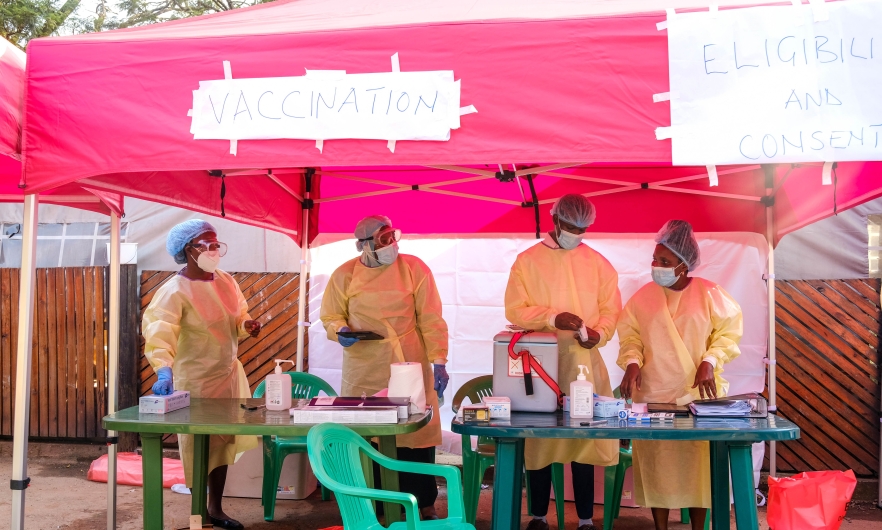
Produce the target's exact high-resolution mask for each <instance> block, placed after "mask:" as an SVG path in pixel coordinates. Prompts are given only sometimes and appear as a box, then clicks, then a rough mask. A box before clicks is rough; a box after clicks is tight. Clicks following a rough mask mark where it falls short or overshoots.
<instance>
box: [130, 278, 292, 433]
mask: <svg viewBox="0 0 882 530" xmlns="http://www.w3.org/2000/svg"><path fill="white" fill-rule="evenodd" d="M174 274H176V273H172V272H165V271H144V272H142V273H141V289H140V292H141V303H140V305H141V311H143V310H144V309H145V308H146V307H147V305H148V304H149V303H150V301H151V300H153V295H154V294H156V291H157V290H158V289H159V287H161V286H162V285H163V284H164V283H165V282H166V281H167V280H168V279H169V278H171V277H172V276H173V275H174ZM231 274H232V275H233V277H234V278H235V279H236V281H237V282H239V287H240V288H241V289H242V294H244V295H245V300H247V301H248V312H249V314H250V315H251V317H252V318H254V319H255V320H258V321H259V322H260V323H261V324H262V328H261V332H260V337H259V338H258V339H257V340H255V339H251V338H249V339H245V340H244V341H242V343H241V344H240V345H239V361H240V362H241V363H242V366H243V367H244V368H245V374H246V375H247V376H248V382H249V383H250V385H251V391H252V392H253V391H254V389H255V388H257V385H259V384H260V382H261V381H263V380H264V378H266V376H267V375H269V374H270V373H272V371H273V369H274V368H275V363H274V362H273V361H274V360H275V359H289V360H292V361H295V362H296V360H297V323H298V321H299V320H300V318H299V315H298V297H299V295H300V275H299V274H295V273H231ZM308 313H309V307H308V305H307V314H308ZM139 329H140V328H139ZM305 342H306V341H305ZM307 344H308V342H306V344H304V360H303V369H304V370H306V368H307V366H308V358H307V355H306V345H307ZM143 350H144V348H143V340H142V341H141V348H140V351H141V353H140V356H139V359H140V360H139V363H140V364H139V367H140V394H141V395H145V394H149V393H151V392H152V390H151V387H152V386H153V383H154V382H156V374H155V373H154V372H153V369H152V368H151V367H150V365H149V364H148V363H147V359H146V357H144V355H143ZM285 370H293V368H292V367H291V366H290V365H288V366H286V367H285ZM174 439H175V438H174V435H171V436H168V437H166V442H169V443H171V442H173V441H174Z"/></svg>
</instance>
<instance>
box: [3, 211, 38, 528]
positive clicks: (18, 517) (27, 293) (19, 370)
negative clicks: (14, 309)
mask: <svg viewBox="0 0 882 530" xmlns="http://www.w3.org/2000/svg"><path fill="white" fill-rule="evenodd" d="M39 202H40V201H39V197H38V196H37V195H25V199H24V219H23V220H22V240H21V282H20V287H19V297H18V344H16V368H15V420H14V430H13V437H12V482H11V484H10V486H11V487H12V525H11V526H10V528H11V529H13V530H24V515H25V488H26V487H27V483H28V482H30V479H29V478H28V477H27V475H28V431H29V419H30V416H31V414H30V409H31V354H32V345H33V331H34V285H35V278H34V277H35V276H36V273H37V269H36V265H37V208H38V205H39Z"/></svg>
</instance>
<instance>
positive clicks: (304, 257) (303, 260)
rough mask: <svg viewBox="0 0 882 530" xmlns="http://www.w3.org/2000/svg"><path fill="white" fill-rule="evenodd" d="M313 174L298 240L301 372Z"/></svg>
mask: <svg viewBox="0 0 882 530" xmlns="http://www.w3.org/2000/svg"><path fill="white" fill-rule="evenodd" d="M313 175H314V172H310V171H309V170H308V171H307V174H306V186H305V189H304V194H303V197H304V201H303V224H302V225H301V228H302V229H301V236H302V237H301V239H300V296H299V297H298V299H297V319H298V322H297V367H296V369H297V371H298V372H302V371H303V343H304V340H305V339H306V327H307V326H309V315H307V314H305V313H306V298H307V297H308V296H309V293H308V292H306V290H307V285H306V275H307V274H309V211H310V210H311V209H312V204H313V203H312V199H311V195H312V193H311V191H312V190H311V188H312V178H313Z"/></svg>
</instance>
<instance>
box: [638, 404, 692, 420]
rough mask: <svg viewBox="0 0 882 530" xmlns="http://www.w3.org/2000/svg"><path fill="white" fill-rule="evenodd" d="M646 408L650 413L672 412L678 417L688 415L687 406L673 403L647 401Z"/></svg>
mask: <svg viewBox="0 0 882 530" xmlns="http://www.w3.org/2000/svg"><path fill="white" fill-rule="evenodd" d="M646 410H647V412H648V413H650V414H653V413H655V412H660V413H664V414H673V415H675V416H677V417H678V418H685V417H688V416H689V407H688V406H686V405H675V404H673V403H647V404H646Z"/></svg>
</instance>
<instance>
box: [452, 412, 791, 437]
mask: <svg viewBox="0 0 882 530" xmlns="http://www.w3.org/2000/svg"><path fill="white" fill-rule="evenodd" d="M591 421H604V423H603V424H601V425H597V426H591V427H583V426H581V425H580V423H583V422H591ZM451 430H452V431H453V432H455V433H459V434H470V435H473V436H478V435H480V436H490V437H494V438H495V437H501V438H591V439H603V438H607V439H615V440H618V439H630V440H708V441H748V442H759V441H764V440H796V439H797V438H799V427H797V426H796V425H795V424H794V423H792V422H790V421H787V420H785V419H784V418H779V417H776V416H774V415H769V417H768V418H744V419H742V418H695V417H693V416H689V417H686V418H675V419H674V421H673V423H629V422H627V421H624V420H620V419H618V418H615V419H612V418H610V419H606V420H604V419H601V418H595V419H594V420H589V419H572V418H570V416H569V414H566V413H563V412H557V413H556V414H543V413H530V412H513V413H512V414H511V420H509V421H493V422H491V423H490V424H486V423H485V424H480V423H462V421H461V420H459V419H457V420H454V421H453V423H452V425H451Z"/></svg>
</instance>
